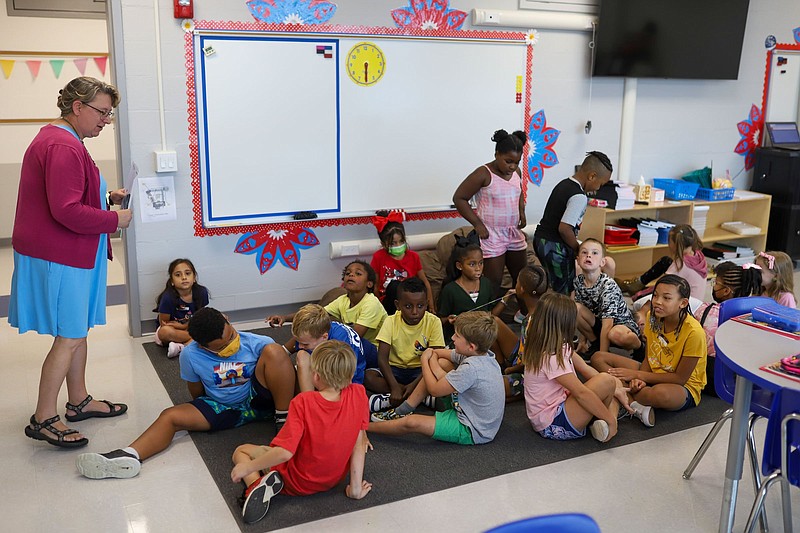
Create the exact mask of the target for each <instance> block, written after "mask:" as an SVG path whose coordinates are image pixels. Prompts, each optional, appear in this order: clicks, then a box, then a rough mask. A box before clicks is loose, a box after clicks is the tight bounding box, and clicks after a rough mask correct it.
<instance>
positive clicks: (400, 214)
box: [371, 210, 406, 233]
mask: <svg viewBox="0 0 800 533" xmlns="http://www.w3.org/2000/svg"><path fill="white" fill-rule="evenodd" d="M405 219H406V213H405V211H399V210H392V211H389V212H388V213H387V214H386V216H383V215H377V214H376V215H375V216H373V217H372V219H371V220H372V224H373V225H374V226H375V228H377V230H378V233H380V232H382V231H383V228H385V227H386V224H388V223H389V222H397V223H399V224H402V223H403V222H404V221H405Z"/></svg>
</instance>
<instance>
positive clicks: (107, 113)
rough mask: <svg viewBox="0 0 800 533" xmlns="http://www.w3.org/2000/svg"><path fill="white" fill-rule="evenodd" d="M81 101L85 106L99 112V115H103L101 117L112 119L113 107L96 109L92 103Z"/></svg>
mask: <svg viewBox="0 0 800 533" xmlns="http://www.w3.org/2000/svg"><path fill="white" fill-rule="evenodd" d="M81 103H82V104H83V105H85V106H87V107H91V108H92V109H94V110H95V111H97V112H98V113H100V116H101V117H103V118H107V119H108V120H113V119H114V110H113V109H112V110H110V111H103V110H101V109H97V108H96V107H95V106H93V105H92V104H87V103H86V102H81Z"/></svg>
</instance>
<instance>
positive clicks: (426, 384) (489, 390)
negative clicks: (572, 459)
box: [369, 311, 505, 445]
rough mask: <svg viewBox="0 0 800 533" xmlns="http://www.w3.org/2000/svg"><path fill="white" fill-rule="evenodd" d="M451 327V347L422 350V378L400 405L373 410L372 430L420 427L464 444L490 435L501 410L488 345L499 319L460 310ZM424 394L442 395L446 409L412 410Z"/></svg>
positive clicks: (405, 430)
mask: <svg viewBox="0 0 800 533" xmlns="http://www.w3.org/2000/svg"><path fill="white" fill-rule="evenodd" d="M455 330H456V332H455V334H454V335H453V344H454V345H455V349H453V350H447V349H441V350H432V349H427V350H425V352H424V353H423V354H422V381H421V382H420V383H419V384H418V385H417V387H416V388H415V389H414V392H413V393H412V394H411V395H410V396H409V397H408V398H407V399H406V400H405V401H404V402H403V403H402V404H400V406H399V407H397V408H395V409H390V410H388V411H385V412H382V413H374V414H373V415H372V423H370V425H369V430H370V431H372V432H374V433H381V434H384V435H405V434H407V433H419V434H422V435H426V436H428V437H433V438H434V439H436V440H441V441H445V442H454V443H456V444H467V445H470V444H485V443H487V442H491V441H492V440H493V439H494V437H495V435H496V434H497V430H498V429H500V423H501V422H502V421H503V413H504V411H505V391H504V388H503V378H502V375H501V373H500V365H498V364H497V361H496V360H495V357H494V354H493V353H492V352H491V351H489V347H490V346H491V345H492V343H493V342H494V339H495V337H496V336H497V324H496V323H495V320H494V317H493V316H492V315H491V314H489V313H486V312H482V311H469V312H466V313H461V314H460V315H458V318H456V321H455ZM454 367H455V368H454ZM428 394H431V395H433V396H437V397H445V406H446V407H447V409H446V410H445V411H443V412H437V413H436V415H435V416H426V415H417V414H412V413H413V412H414V409H416V407H417V406H418V405H419V404H420V403H422V401H423V400H424V399H425V397H426V396H428Z"/></svg>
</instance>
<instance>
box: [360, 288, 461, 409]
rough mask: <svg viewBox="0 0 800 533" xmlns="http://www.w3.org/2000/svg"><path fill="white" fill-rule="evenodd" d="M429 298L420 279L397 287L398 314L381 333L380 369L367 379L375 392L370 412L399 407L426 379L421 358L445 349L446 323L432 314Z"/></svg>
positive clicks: (382, 327) (391, 318) (372, 371)
mask: <svg viewBox="0 0 800 533" xmlns="http://www.w3.org/2000/svg"><path fill="white" fill-rule="evenodd" d="M427 301H428V294H427V291H426V290H425V285H424V284H423V283H422V280H420V279H419V278H407V279H405V280H403V281H401V282H400V284H399V285H398V287H397V300H395V304H396V307H397V309H398V310H397V312H395V314H393V315H392V316H390V317H388V318H387V319H386V320H385V321H384V322H383V326H381V331H380V332H379V333H378V337H377V339H378V368H370V369H368V370H367V371H366V373H365V375H364V386H365V387H366V388H367V390H369V391H372V392H375V393H377V394H374V395H373V396H371V397H370V410H371V411H373V412H374V411H382V410H384V409H387V408H388V407H390V405H393V406H398V405H400V404H401V403H402V401H403V400H405V399H406V398H408V397H409V395H411V393H412V392H413V391H414V388H415V387H416V386H417V383H419V381H420V380H421V379H422V370H421V368H420V367H421V363H420V356H421V355H422V352H424V351H425V350H426V349H427V348H444V344H445V343H444V335H443V334H442V322H441V320H439V317H437V316H436V315H434V314H433V313H429V312H428V311H426V310H425V309H426V308H427V306H428V305H427Z"/></svg>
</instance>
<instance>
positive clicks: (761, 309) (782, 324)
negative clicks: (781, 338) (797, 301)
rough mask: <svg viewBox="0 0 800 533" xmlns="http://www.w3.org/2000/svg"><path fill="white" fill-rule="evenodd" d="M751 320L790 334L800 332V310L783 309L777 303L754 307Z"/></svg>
mask: <svg viewBox="0 0 800 533" xmlns="http://www.w3.org/2000/svg"><path fill="white" fill-rule="evenodd" d="M753 320H755V321H757V322H764V323H766V324H769V325H770V326H772V327H773V328H775V329H780V330H783V331H789V332H792V333H796V332H798V331H800V310H798V309H792V308H791V307H784V306H782V305H780V304H778V303H777V302H776V303H774V304H772V303H770V304H767V305H759V306H758V307H754V308H753Z"/></svg>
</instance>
